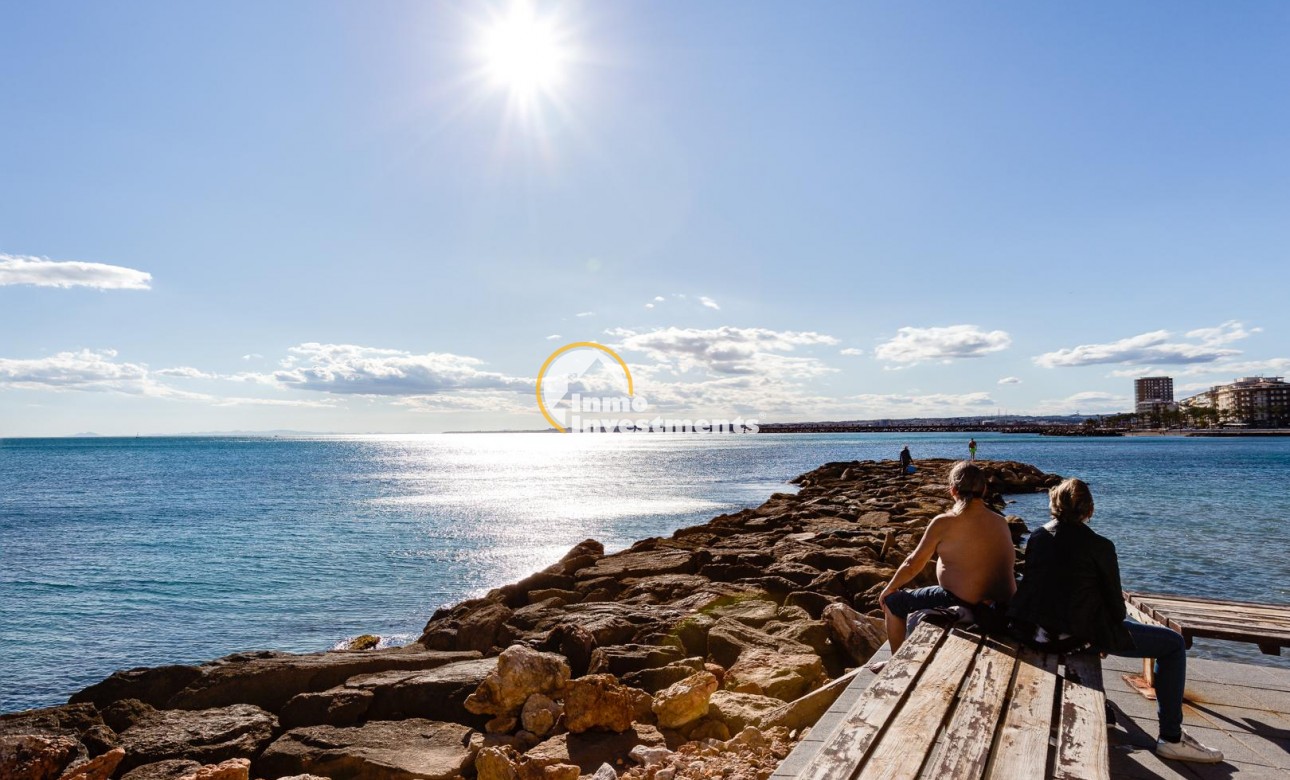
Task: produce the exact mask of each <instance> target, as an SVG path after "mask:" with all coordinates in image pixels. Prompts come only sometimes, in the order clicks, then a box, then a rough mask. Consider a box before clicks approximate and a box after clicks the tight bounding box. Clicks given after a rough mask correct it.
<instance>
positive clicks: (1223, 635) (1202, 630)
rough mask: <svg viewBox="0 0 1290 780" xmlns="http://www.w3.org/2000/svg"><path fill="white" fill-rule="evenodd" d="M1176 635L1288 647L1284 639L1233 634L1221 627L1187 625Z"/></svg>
mask: <svg viewBox="0 0 1290 780" xmlns="http://www.w3.org/2000/svg"><path fill="white" fill-rule="evenodd" d="M1178 633H1180V634H1182V635H1183V636H1184V637H1187V638H1188V639H1190V638H1191V637H1196V636H1199V637H1203V638H1205V639H1225V640H1227V641H1229V642H1247V643H1250V644H1256V645H1257V644H1275V645H1279V646H1282V647H1286V646H1290V642H1288V641H1287V640H1286V637H1277V636H1268V635H1267V634H1251V635H1244V634H1234V633H1232V632H1231V631H1228V630H1227V629H1226V628H1223V627H1222V626H1217V627H1216V626H1213V625H1210V624H1195V623H1192V624H1188V625H1186V626H1184V628H1183V630H1181V631H1179V632H1178Z"/></svg>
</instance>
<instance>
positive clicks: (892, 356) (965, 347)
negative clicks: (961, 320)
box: [874, 325, 1012, 365]
mask: <svg viewBox="0 0 1290 780" xmlns="http://www.w3.org/2000/svg"><path fill="white" fill-rule="evenodd" d="M1011 343H1012V338H1011V337H1010V336H1009V335H1008V334H1007V333H1006V332H1004V331H1001V330H992V331H984V330H981V329H980V328H978V327H977V326H975V325H950V326H948V327H944V328H901V329H900V330H899V331H897V332H896V337H895V338H893V339H891V340H890V341H887V342H884V343H883V344H879V345H878V347H877V349H875V350H874V357H876V358H878V359H879V360H885V361H888V362H891V363H903V364H910V365H912V364H915V363H921V362H923V361H925V360H955V359H959V358H976V357H982V356H984V355H988V354H990V353H992V352H999V351H1000V350H1004V349H1007V348H1008V346H1009V345H1010V344H1011Z"/></svg>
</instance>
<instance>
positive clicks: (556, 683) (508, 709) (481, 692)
mask: <svg viewBox="0 0 1290 780" xmlns="http://www.w3.org/2000/svg"><path fill="white" fill-rule="evenodd" d="M569 676H570V671H569V664H568V663H567V662H566V661H565V660H564V658H563V657H561V656H558V655H556V654H555V653H543V652H539V651H537V650H534V649H532V648H530V647H525V646H524V645H512V646H510V647H508V648H506V650H504V651H502V654H501V655H499V656H498V657H497V669H496V670H495V671H493V672H491V673H489V674H488V676H487V677H485V678H484V680H483V682H481V683H480V684H479V687H478V688H477V689H476V690H475V692H474V693H472V694H471V695H470V696H469V697H468V698H467V699H466V702H465V706H466V709H467V710H468V711H470V712H473V713H475V714H476V715H513V714H515V713H517V712H519V709H520V707H522V706H523V705H524V702H525V701H527V700H528V698H529V697H530V696H532V695H533V694H535V693H543V694H548V695H550V694H553V693H555V692H556V691H559V690H560V689H562V688H563V687H564V685H565V683H567V682H568V681H569Z"/></svg>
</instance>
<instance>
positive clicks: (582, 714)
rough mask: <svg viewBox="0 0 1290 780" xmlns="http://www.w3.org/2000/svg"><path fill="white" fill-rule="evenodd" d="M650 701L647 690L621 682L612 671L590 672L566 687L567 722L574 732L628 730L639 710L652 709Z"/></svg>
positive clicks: (565, 721)
mask: <svg viewBox="0 0 1290 780" xmlns="http://www.w3.org/2000/svg"><path fill="white" fill-rule="evenodd" d="M649 701H650V695H649V694H648V693H645V692H644V691H641V690H638V689H636V688H630V687H628V686H626V685H622V684H621V683H619V682H618V680H617V678H615V677H614V676H613V675H612V674H589V675H587V676H585V677H579V678H578V679H576V680H573V681H572V682H570V683H569V684H568V686H567V687H566V688H565V690H564V725H565V727H566V728H568V729H569V731H572V732H574V733H575V734H576V733H580V732H583V731H588V730H590V729H603V730H606V731H626V730H627V729H629V728H631V726H632V721H633V720H635V719H636V714H637V713H638V712H641V711H642V710H643V711H645V712H648V711H649Z"/></svg>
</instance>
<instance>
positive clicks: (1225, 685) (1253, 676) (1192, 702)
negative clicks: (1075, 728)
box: [772, 647, 1290, 780]
mask: <svg viewBox="0 0 1290 780" xmlns="http://www.w3.org/2000/svg"><path fill="white" fill-rule="evenodd" d="M889 655H890V653H889V652H888V651H887V650H886V648H885V647H884V649H883V650H881V651H880V652H879V654H878V655H877V656H875V659H878V660H881V659H883V658H885V657H888V656H889ZM1102 666H1103V670H1104V674H1103V684H1104V686H1105V689H1106V694H1107V698H1108V700H1109V701H1110V703H1111V707H1112V708H1113V709H1114V710H1115V711H1116V719H1117V723H1116V725H1114V726H1111V727H1110V728H1109V729H1108V732H1107V737H1108V742H1109V745H1110V747H1109V752H1110V768H1111V777H1112V778H1125V779H1126V780H1153V779H1154V778H1161V779H1163V780H1173V779H1174V778H1184V779H1185V780H1198V779H1200V778H1204V779H1209V778H1240V780H1272V779H1273V778H1275V779H1276V780H1286V778H1290V669H1280V668H1275V667H1267V666H1256V665H1252V664H1236V663H1228V662H1224V661H1209V660H1204V659H1196V658H1190V659H1188V664H1187V695H1186V704H1184V706H1183V726H1184V728H1186V729H1187V730H1188V731H1189V732H1190V733H1192V734H1193V735H1194V736H1195V737H1196V738H1197V739H1199V740H1200V741H1201V742H1204V743H1205V744H1207V745H1211V746H1213V747H1216V748H1218V749H1220V750H1222V751H1223V754H1224V758H1225V760H1224V761H1223V763H1220V764H1211V765H1201V764H1185V763H1182V762H1178V761H1163V760H1161V759H1159V758H1157V757H1156V755H1155V753H1154V752H1153V749H1154V747H1155V740H1156V709H1155V708H1156V703H1155V702H1153V701H1148V700H1147V699H1144V698H1142V696H1140V695H1139V694H1138V693H1137V692H1136V691H1134V690H1133V689H1132V688H1130V687H1129V685H1128V683H1126V682H1124V680H1123V679H1122V676H1121V675H1122V673H1125V672H1135V671H1138V670H1139V667H1140V662H1139V661H1138V660H1137V659H1134V658H1115V657H1109V658H1107V659H1105V660H1104V661H1103V662H1102ZM875 677H876V675H874V674H872V673H869V672H864V671H862V672H861V673H860V674H859V675H858V676H857V677H856V679H855V681H854V682H853V683H852V684H851V686H850V687H849V688H848V689H847V691H846V692H845V693H844V694H843V695H842V697H841V698H839V699H838V700H837V701H836V702H834V704H833V706H832V707H831V708H830V709H829V711H828V712H827V713H825V715H824V716H823V717H822V718H821V719H820V721H819V722H818V723H817V724H816V726H815V728H814V729H812V731H811V733H810V734H809V735H807V737H806V738H805V739H804V740H802V742H801V743H799V745H798V747H797V749H796V750H794V751H793V753H792V755H790V756H789V757H788V758H787V759H785V761H784V762H783V764H782V765H781V766H780V767H779V769H778V770H777V771H776V773H775V774H774V775H773V777H772V780H789V779H790V778H794V777H796V775H797V772H799V771H800V770H801V769H802V768H803V767H805V766H806V765H807V763H808V762H809V761H810V760H811V759H812V758H813V757H814V755H815V753H816V752H818V750H819V748H820V746H822V745H823V744H824V743H825V741H826V740H827V739H829V737H830V736H831V734H832V733H833V731H835V730H837V729H838V728H839V727H840V726H841V725H842V721H843V719H844V718H845V717H846V714H847V712H848V711H849V710H850V709H851V705H853V704H854V703H855V702H856V700H857V699H858V698H859V696H860V694H861V693H862V692H863V691H864V689H865V688H867V687H868V685H869V683H870V682H872V681H873V680H874V679H875Z"/></svg>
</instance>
